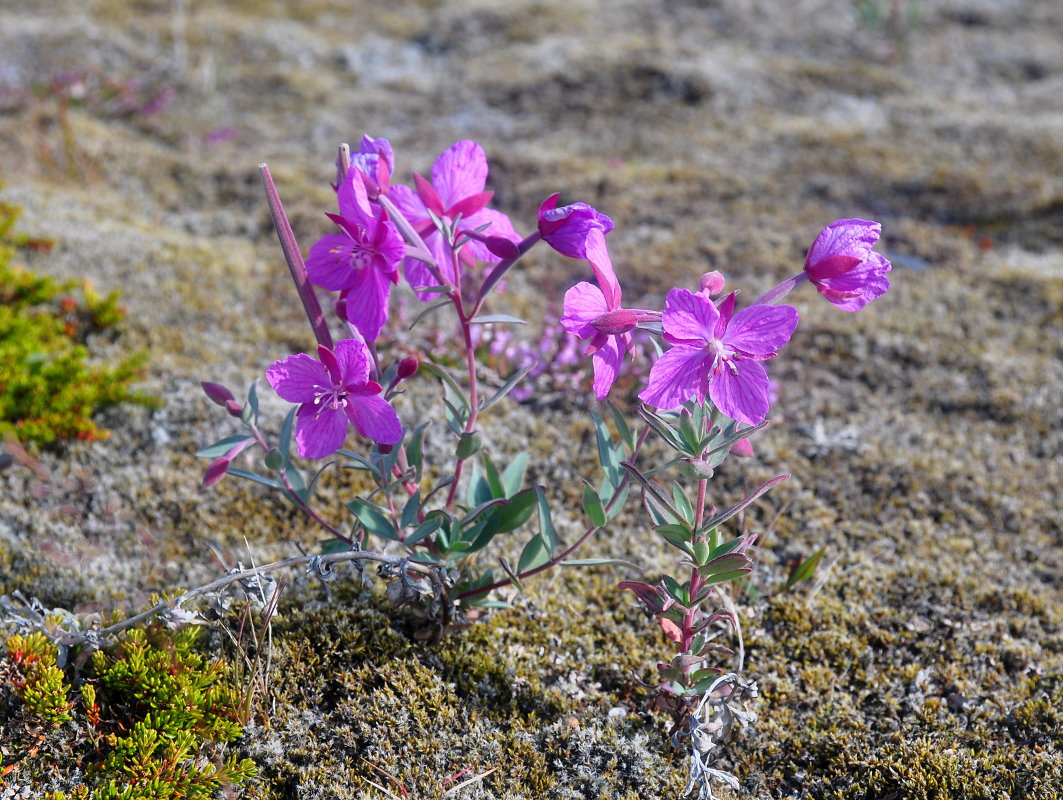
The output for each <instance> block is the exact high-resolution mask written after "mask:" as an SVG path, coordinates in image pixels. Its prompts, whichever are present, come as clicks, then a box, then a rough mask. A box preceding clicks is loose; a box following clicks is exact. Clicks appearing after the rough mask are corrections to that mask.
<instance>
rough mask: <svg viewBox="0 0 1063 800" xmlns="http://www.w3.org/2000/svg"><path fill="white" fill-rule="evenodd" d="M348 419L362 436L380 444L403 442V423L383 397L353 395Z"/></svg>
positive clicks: (350, 400) (348, 399)
mask: <svg viewBox="0 0 1063 800" xmlns="http://www.w3.org/2000/svg"><path fill="white" fill-rule="evenodd" d="M346 411H347V417H348V418H349V419H350V420H351V422H352V423H353V424H354V429H355V430H356V431H358V433H360V434H361V435H362V436H365V437H368V438H370V439H372V440H373V441H374V442H379V443H380V444H398V443H399V442H400V441H402V423H401V422H399V415H398V414H396V413H395V409H393V408H392V407H391V406H390V405H388V402H387V401H386V400H385V399H384V398H383V397H378V396H377V395H375V394H362V393H359V394H351V395H350V396H349V397H348V398H347V406H346Z"/></svg>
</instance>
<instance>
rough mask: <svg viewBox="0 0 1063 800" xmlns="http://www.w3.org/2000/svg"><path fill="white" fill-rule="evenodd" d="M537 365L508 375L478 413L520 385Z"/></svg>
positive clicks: (536, 363)
mask: <svg viewBox="0 0 1063 800" xmlns="http://www.w3.org/2000/svg"><path fill="white" fill-rule="evenodd" d="M537 365H538V362H535V363H534V364H531V365H529V366H527V367H524V368H523V369H519V370H517V371H516V372H514V373H513V374H512V375H510V376H509V378H507V379H506V382H505V383H504V384H503V385H502V388H500V389H499V390H498V391H497V392H495V393H494V394H493V395H491V398H490V399H489V400H487V402H485V403H484V404H483V405H481V406H480V411H486V410H487V409H489V408H490V407H491V406H493V405H494V404H495V403H497V402H498V401H499V400H501V399H502V398H503V397H505V396H506V395H507V394H509V393H510V391H511V390H512V389H513V387H514V386H516V385H517V384H518V383H520V382H521V380H523V379H524V376H525V375H527V374H528V373H529V372H531V371H532V370H533V369H535V367H536V366H537Z"/></svg>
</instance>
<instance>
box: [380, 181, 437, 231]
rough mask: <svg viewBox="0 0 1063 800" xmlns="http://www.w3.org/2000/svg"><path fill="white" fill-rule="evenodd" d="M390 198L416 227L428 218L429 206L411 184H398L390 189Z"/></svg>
mask: <svg viewBox="0 0 1063 800" xmlns="http://www.w3.org/2000/svg"><path fill="white" fill-rule="evenodd" d="M388 199H389V200H390V201H391V202H392V203H394V204H395V207H396V208H397V209H398V210H399V211H401V212H402V216H404V217H406V219H408V220H409V221H410V224H411V225H413V226H414V227H416V226H417V225H418V224H420V222H421V221H422V220H426V219H428V208H427V207H426V206H425V204H424V201H423V200H421V198H420V196H419V195H418V194H417V192H415V191H414V190H413V189H411V188H410V187H409V186H403V185H402V184H398V185H395V186H392V187H391V188H390V189H388Z"/></svg>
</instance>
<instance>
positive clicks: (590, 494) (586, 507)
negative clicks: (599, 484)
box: [583, 481, 606, 528]
mask: <svg viewBox="0 0 1063 800" xmlns="http://www.w3.org/2000/svg"><path fill="white" fill-rule="evenodd" d="M583 511H584V513H585V514H586V515H587V516H588V517H590V520H591V522H593V523H594V524H595V525H597V526H598V527H599V528H600V527H602V526H603V525H605V522H606V520H605V508H604V506H603V505H602V500H601V498H600V497H598V493H597V492H596V491H594V489H593V487H592V486H591V485H590V484H589V483H587V482H586V481H584V482H583Z"/></svg>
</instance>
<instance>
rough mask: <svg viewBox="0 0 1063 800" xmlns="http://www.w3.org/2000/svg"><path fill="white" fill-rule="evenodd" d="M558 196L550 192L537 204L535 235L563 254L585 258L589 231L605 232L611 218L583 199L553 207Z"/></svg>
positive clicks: (607, 230) (609, 229)
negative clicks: (537, 218) (537, 214)
mask: <svg viewBox="0 0 1063 800" xmlns="http://www.w3.org/2000/svg"><path fill="white" fill-rule="evenodd" d="M558 197H559V195H557V194H552V195H550V196H549V197H548V198H546V200H544V201H543V204H542V205H541V206H539V235H540V236H541V237H542V238H543V241H544V242H546V243H547V244H548V245H550V246H551V247H552V248H554V249H555V250H556V251H557V252H559V253H560V254H561V255H563V256H568V257H569V258H587V239H588V236H589V235H590V232H591V231H595V230H597V231H601V232H602V233H603V234H606V233H609V231H611V230H612V229H613V221H612V220H611V219H609V217H607V216H606V215H605V214H602V213H600V212H599V211H596V210H595V209H594V208H592V207H591V206H589V205H587V204H586V203H573V204H572V205H570V206H562V207H561V208H557V198H558Z"/></svg>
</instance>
